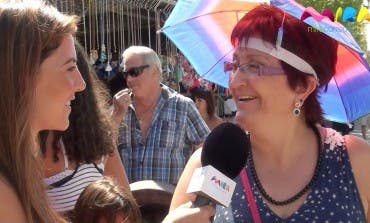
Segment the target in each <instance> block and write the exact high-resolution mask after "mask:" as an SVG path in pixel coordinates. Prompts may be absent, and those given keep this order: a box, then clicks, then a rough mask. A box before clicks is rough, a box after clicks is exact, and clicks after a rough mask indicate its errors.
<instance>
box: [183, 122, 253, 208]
mask: <svg viewBox="0 0 370 223" xmlns="http://www.w3.org/2000/svg"><path fill="white" fill-rule="evenodd" d="M250 149H251V145H250V140H249V137H248V135H247V134H246V133H245V131H244V130H243V129H242V128H240V127H239V126H238V125H236V124H233V123H229V122H227V123H223V124H220V125H219V126H217V127H216V128H215V129H213V131H212V132H211V133H210V134H209V135H208V137H207V138H206V140H205V142H204V145H203V149H202V154H201V162H202V167H201V168H198V169H196V170H195V171H194V173H193V177H192V178H191V180H190V183H189V186H188V189H187V192H188V193H191V192H193V193H196V194H197V198H196V200H195V202H194V207H200V206H203V205H207V204H209V203H210V202H213V203H216V204H220V205H223V206H228V205H229V204H230V201H231V197H232V195H233V192H234V189H235V182H234V181H233V180H232V179H233V178H235V177H236V176H238V175H239V173H240V171H241V170H242V169H243V168H244V167H245V165H246V162H247V156H248V151H249V150H250Z"/></svg>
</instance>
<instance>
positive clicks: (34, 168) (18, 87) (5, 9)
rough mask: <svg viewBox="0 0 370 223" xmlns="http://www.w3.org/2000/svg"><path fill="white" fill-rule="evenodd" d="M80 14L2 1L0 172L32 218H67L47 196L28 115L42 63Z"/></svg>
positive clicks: (33, 3) (32, 3)
mask: <svg viewBox="0 0 370 223" xmlns="http://www.w3.org/2000/svg"><path fill="white" fill-rule="evenodd" d="M77 20H78V19H77V17H74V16H66V15H63V14H61V13H60V12H58V11H57V10H56V9H55V8H54V7H52V6H50V5H46V4H45V3H44V2H41V1H17V2H15V1H2V2H1V4H0V33H1V35H0V67H1V69H0V89H1V96H0V111H1V112H0V120H1V122H0V123H1V124H0V128H1V131H0V171H1V173H0V174H1V175H2V176H4V177H5V180H6V181H7V182H8V183H9V184H10V185H11V186H12V187H13V188H14V190H15V191H16V193H17V195H18V197H19V200H20V201H21V203H22V205H23V208H24V212H25V214H26V218H27V222H30V223H33V222H41V223H44V222H45V223H49V222H63V220H62V219H61V218H60V217H58V215H57V214H56V213H54V212H53V211H52V210H51V208H50V207H49V205H48V202H47V199H46V193H45V188H44V186H43V183H42V178H41V171H40V165H39V164H38V162H37V160H36V159H37V157H36V155H37V154H36V151H37V149H36V148H37V146H36V142H35V139H34V138H33V137H35V136H34V135H32V133H31V131H32V130H33V129H32V126H30V117H29V116H30V111H31V109H32V108H31V107H32V104H33V102H34V97H35V86H36V78H37V76H38V72H39V69H40V64H41V63H42V62H43V61H44V60H45V59H46V58H47V57H48V56H49V55H50V54H52V53H53V52H54V50H56V49H57V48H58V46H59V45H60V44H61V41H62V39H63V37H65V36H66V35H70V34H74V33H75V31H76V23H77ZM26 179H28V180H26Z"/></svg>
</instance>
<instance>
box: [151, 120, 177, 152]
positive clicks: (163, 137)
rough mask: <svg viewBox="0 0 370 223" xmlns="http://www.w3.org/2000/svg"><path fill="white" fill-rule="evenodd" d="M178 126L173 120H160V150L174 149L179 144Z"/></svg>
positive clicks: (158, 137)
mask: <svg viewBox="0 0 370 223" xmlns="http://www.w3.org/2000/svg"><path fill="white" fill-rule="evenodd" d="M176 128H177V124H176V121H175V120H172V119H161V120H159V125H158V131H157V132H156V139H159V140H158V141H157V143H158V144H159V147H160V148H166V149H173V148H175V147H176V145H177V144H178V143H179V142H177V141H178V138H179V132H178V130H177V129H176Z"/></svg>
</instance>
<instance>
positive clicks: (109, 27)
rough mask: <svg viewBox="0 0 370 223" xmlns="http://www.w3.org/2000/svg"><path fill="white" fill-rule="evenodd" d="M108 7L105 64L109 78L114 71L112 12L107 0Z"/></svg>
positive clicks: (106, 6) (106, 5)
mask: <svg viewBox="0 0 370 223" xmlns="http://www.w3.org/2000/svg"><path fill="white" fill-rule="evenodd" d="M105 8H106V13H107V14H106V19H107V64H106V66H105V71H106V72H108V74H107V76H106V78H109V76H110V72H111V71H112V67H111V65H110V61H111V59H112V51H111V23H110V13H109V10H108V3H107V2H105Z"/></svg>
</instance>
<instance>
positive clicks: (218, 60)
mask: <svg viewBox="0 0 370 223" xmlns="http://www.w3.org/2000/svg"><path fill="white" fill-rule="evenodd" d="M232 51H233V49H231V50H229V52H227V53H226V54H225V55H224V56H222V57H221V58H220V59H218V60H217V61H216V63H215V64H213V65H212V66H211V67H210V68H209V69H208V70H207V72H205V73H204V74H203V75H200V76H201V77H205V76H206V75H207V74H208V73H209V72H210V71H211V70H212V69H213V68H214V67H215V66H216V65H217V64H218V63H219V62H220V61H221V60H222V59H224V58H225V57H226V56H227V55H229V53H230V52H232Z"/></svg>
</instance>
